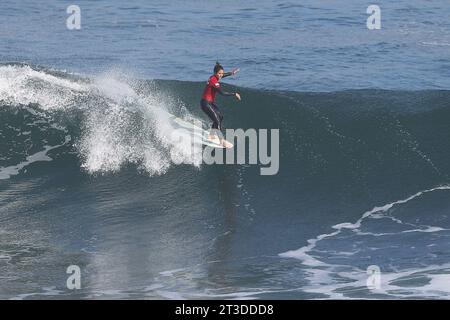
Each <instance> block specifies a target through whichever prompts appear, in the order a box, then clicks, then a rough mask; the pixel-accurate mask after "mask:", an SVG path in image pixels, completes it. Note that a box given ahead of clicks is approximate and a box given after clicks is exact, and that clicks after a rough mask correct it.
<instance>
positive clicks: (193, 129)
mask: <svg viewBox="0 0 450 320" xmlns="http://www.w3.org/2000/svg"><path fill="white" fill-rule="evenodd" d="M170 121H171V124H172V126H173V127H174V128H175V129H183V130H186V131H187V132H188V133H189V134H191V135H193V136H194V139H195V140H196V141H198V142H200V143H201V144H203V145H205V146H210V147H213V148H221V149H224V148H225V147H224V146H223V145H221V144H220V143H218V142H214V141H211V140H208V134H209V132H208V131H207V130H205V129H203V128H201V127H199V126H196V125H195V124H193V123H191V122H189V121H186V120H183V119H181V118H178V117H176V116H174V115H170ZM225 143H226V145H227V148H233V144H232V143H231V142H229V141H227V140H225Z"/></svg>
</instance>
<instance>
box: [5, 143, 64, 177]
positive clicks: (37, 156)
mask: <svg viewBox="0 0 450 320" xmlns="http://www.w3.org/2000/svg"><path fill="white" fill-rule="evenodd" d="M70 140H71V137H70V136H66V138H65V141H64V143H63V144H60V145H56V146H44V150H42V151H39V152H36V153H34V154H32V155H30V156H28V157H27V158H26V160H25V161H23V162H21V163H19V164H17V165H14V166H9V167H0V180H4V179H9V178H10V177H11V176H14V175H17V174H18V173H19V172H20V170H22V169H23V168H25V167H26V166H29V165H30V164H32V163H35V162H39V161H52V160H53V159H52V158H50V157H49V156H48V155H47V152H49V151H50V150H53V149H56V148H59V147H61V146H63V145H65V144H67V143H69V142H70Z"/></svg>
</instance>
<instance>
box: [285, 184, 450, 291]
mask: <svg viewBox="0 0 450 320" xmlns="http://www.w3.org/2000/svg"><path fill="white" fill-rule="evenodd" d="M438 190H450V186H439V187H435V188H431V189H427V190H424V191H420V192H417V193H416V194H414V195H412V196H410V197H407V198H406V199H402V200H398V201H395V202H392V203H389V204H386V205H384V206H381V207H375V208H373V209H372V210H370V211H367V212H365V213H363V214H362V216H361V218H359V219H358V220H357V221H356V222H353V223H352V222H345V223H340V224H336V225H334V226H332V228H333V229H335V230H336V231H334V232H331V233H328V234H321V235H319V236H317V237H316V238H314V239H309V240H308V241H307V242H308V245H306V246H304V247H301V248H299V249H297V250H291V251H287V252H283V253H280V254H279V256H281V257H285V258H295V259H298V260H299V261H301V263H302V265H304V266H305V267H306V271H307V274H308V276H307V280H308V281H309V283H310V285H309V286H305V287H303V288H302V290H305V291H307V292H312V293H319V294H323V295H325V296H327V297H329V298H334V299H341V298H349V297H351V296H352V294H354V295H355V294H356V295H358V294H357V293H358V291H359V292H362V291H366V292H367V290H368V288H367V283H366V281H367V279H368V275H367V272H366V270H362V269H360V268H358V267H354V266H352V265H345V264H332V263H327V262H324V261H322V260H321V258H320V257H317V256H313V254H314V252H315V251H314V249H315V248H316V246H317V245H318V243H319V242H320V241H322V240H325V239H333V238H335V237H336V236H337V235H339V234H340V233H342V232H344V231H345V230H348V231H350V232H354V233H355V234H356V235H372V236H384V235H394V234H395V235H399V234H404V233H412V232H423V233H434V232H442V231H448V229H444V228H441V227H437V226H420V227H418V226H415V225H413V224H411V223H403V222H402V221H401V220H400V219H397V218H394V217H391V216H384V217H385V218H389V219H391V220H393V221H394V222H396V223H399V224H402V225H406V226H408V227H412V228H410V229H408V230H402V231H399V232H397V233H373V232H362V231H360V228H361V226H362V224H363V223H364V222H365V220H367V219H369V218H372V216H373V215H375V217H376V218H377V219H380V218H383V214H385V213H386V212H387V211H388V210H389V209H391V208H392V207H394V206H396V205H399V204H405V203H407V202H409V201H411V200H413V199H416V198H418V197H420V196H422V195H424V194H427V193H431V192H434V191H438ZM355 253H356V252H355ZM449 268H450V264H444V265H430V266H427V267H422V266H420V265H418V266H417V267H416V268H409V269H406V270H395V272H386V271H385V270H382V271H383V272H382V274H381V283H380V288H379V289H374V290H372V293H374V294H381V295H386V296H393V297H417V298H419V297H424V298H429V297H435V298H449V297H450V274H449V273H450V269H449ZM419 276H420V277H422V278H423V279H428V280H429V283H428V284H426V285H423V284H414V283H413V284H411V283H409V284H408V285H407V286H403V285H402V283H401V282H400V281H402V280H411V279H413V280H414V279H415V278H417V277H419ZM336 278H340V279H346V281H336Z"/></svg>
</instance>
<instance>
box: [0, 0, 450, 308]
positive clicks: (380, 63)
mask: <svg viewBox="0 0 450 320" xmlns="http://www.w3.org/2000/svg"><path fill="white" fill-rule="evenodd" d="M71 4H73V3H72V2H71V1H40V2H38V3H37V2H33V1H21V2H14V1H10V0H3V1H2V2H1V3H0V17H1V19H0V40H1V43H2V45H1V46H0V298H2V299H55V298H56V299H79V298H81V299H102V298H138V299H317V298H318V299H326V298H343V299H349V298H362V299H411V298H418V299H422V298H438V299H448V298H449V296H450V254H449V250H448V248H449V245H450V240H449V239H450V220H449V206H450V201H449V199H450V198H449V192H450V162H449V161H448V159H449V157H450V153H449V148H448V146H447V140H448V136H449V135H450V129H449V126H448V123H449V120H450V110H449V102H450V91H449V87H450V82H449V78H448V72H449V66H450V65H449V59H448V55H449V52H450V51H449V50H450V28H449V24H450V22H449V19H448V17H449V13H450V8H449V6H448V1H443V0H442V1H441V0H432V1H397V2H388V1H377V4H378V5H380V7H381V12H382V28H381V30H368V29H367V27H366V19H367V17H368V14H366V9H367V6H368V4H362V3H361V2H360V1H356V0H355V1H353V0H349V1H312V0H311V1H301V2H300V1H245V2H239V1H228V2H226V3H223V2H213V1H190V2H184V1H171V2H163V1H128V2H127V3H126V4H124V3H123V2H120V1H86V0H85V1H77V3H76V4H77V5H79V6H80V8H81V30H68V29H67V28H66V19H67V17H68V14H67V13H66V8H67V7H68V6H69V5H71ZM216 59H219V60H220V61H221V62H222V64H223V65H224V66H225V67H226V68H227V69H230V68H232V67H240V68H241V72H240V73H238V74H237V75H236V76H234V77H230V78H227V79H224V81H223V82H224V87H225V88H231V89H236V90H239V92H240V93H241V95H242V97H243V100H242V101H241V102H237V101H235V100H232V99H230V98H228V99H227V98H223V97H219V98H218V104H219V106H220V108H221V110H222V112H223V113H224V115H225V121H224V123H225V126H226V127H227V128H243V129H249V128H255V129H279V131H280V153H279V156H280V163H279V171H278V173H277V174H276V175H273V176H262V175H260V166H258V165H249V164H241V165H239V164H231V165H205V164H201V163H197V162H195V161H189V159H190V158H189V157H187V156H188V155H189V152H191V151H192V150H191V149H189V148H188V149H186V146H185V145H184V144H182V143H181V144H179V143H174V142H173V141H171V140H170V139H169V137H170V132H172V131H173V129H174V128H173V126H172V125H171V122H170V121H169V118H168V114H169V112H170V113H172V114H175V115H177V116H179V117H182V118H184V119H185V120H198V121H203V123H204V125H205V126H207V125H208V123H207V119H206V117H205V115H204V114H202V112H201V110H200V108H199V106H198V103H199V97H200V95H201V92H202V90H203V86H204V82H205V80H206V79H207V78H208V76H209V75H210V74H211V69H212V67H213V65H214V63H215V61H216ZM181 160H183V161H184V163H183V164H179V163H180V162H181ZM71 265H76V266H78V267H79V268H80V270H81V288H80V289H75V290H71V289H69V288H68V287H67V285H66V281H67V279H68V277H69V274H67V273H66V271H67V268H68V267H69V266H71ZM368 270H369V271H368ZM370 270H378V271H379V274H378V273H377V274H376V276H378V275H379V276H380V277H378V278H377V277H375V278H374V277H372V275H373V274H372V273H370ZM374 279H375V282H374V283H375V284H377V283H378V285H376V286H374V287H371V286H370V285H368V284H371V283H372V282H370V281H372V280H374ZM377 281H378V282H377Z"/></svg>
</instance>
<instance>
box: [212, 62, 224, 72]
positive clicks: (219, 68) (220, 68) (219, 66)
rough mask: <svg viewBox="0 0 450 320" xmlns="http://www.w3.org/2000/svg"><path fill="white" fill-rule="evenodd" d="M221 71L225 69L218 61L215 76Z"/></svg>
mask: <svg viewBox="0 0 450 320" xmlns="http://www.w3.org/2000/svg"><path fill="white" fill-rule="evenodd" d="M220 70H223V67H222V66H221V65H220V63H219V61H216V65H215V66H214V74H216V73H217V72H219V71H220Z"/></svg>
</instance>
